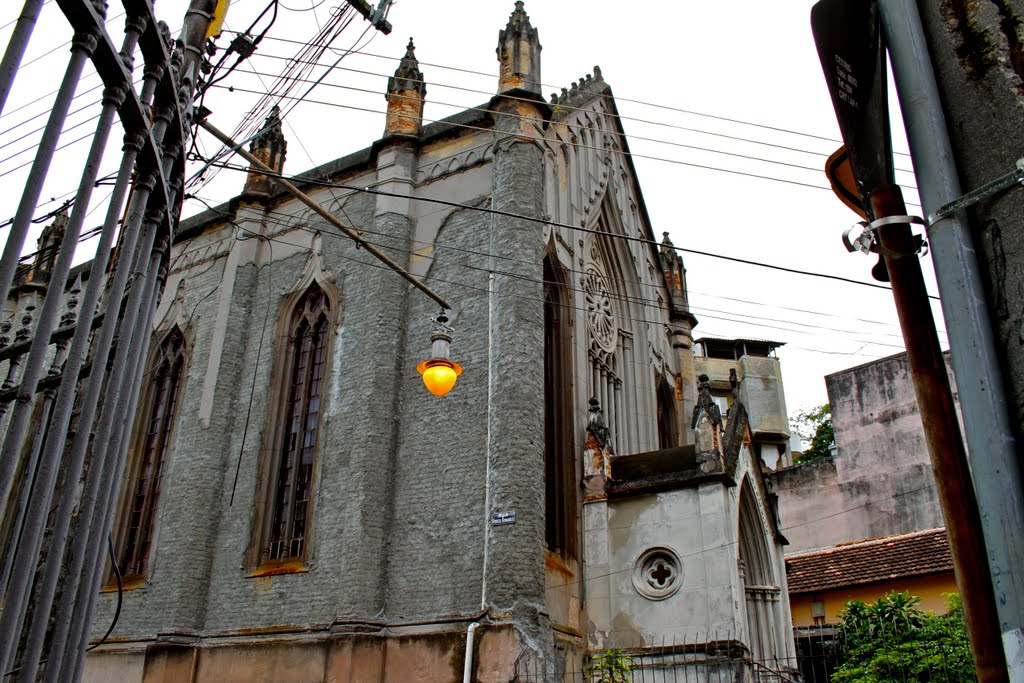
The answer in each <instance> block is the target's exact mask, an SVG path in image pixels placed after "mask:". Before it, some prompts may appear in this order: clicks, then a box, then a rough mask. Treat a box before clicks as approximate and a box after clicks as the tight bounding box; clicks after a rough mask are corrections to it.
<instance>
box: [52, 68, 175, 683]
mask: <svg viewBox="0 0 1024 683" xmlns="http://www.w3.org/2000/svg"><path fill="white" fill-rule="evenodd" d="M149 75H150V76H157V77H159V76H160V75H163V74H157V73H155V71H154V72H152V73H150V74H149ZM152 80H153V79H147V85H148V84H149V83H152ZM147 85H144V92H143V96H144V97H145V96H146V95H148V93H149V89H148V88H147ZM153 94H154V96H155V95H156V94H157V91H156V90H155V89H154V90H153ZM143 101H144V102H145V101H146V100H143ZM172 108H173V107H171V106H160V107H157V110H156V111H157V115H156V117H155V121H154V125H153V130H152V134H151V136H150V139H151V140H155V141H156V142H158V143H159V142H160V141H162V140H163V138H164V137H165V135H166V133H167V131H168V129H169V128H171V123H172V121H173V119H174V113H173V112H172ZM143 149H144V148H143ZM142 151H143V150H140V153H141V152H142ZM140 163H143V162H140ZM162 171H163V169H162V168H160V167H151V168H149V169H148V171H147V172H146V173H145V174H143V176H142V177H141V178H140V180H139V181H138V182H136V185H135V191H134V194H133V196H132V200H131V204H130V207H129V212H128V219H127V221H126V227H125V229H124V231H123V234H122V245H121V248H122V251H121V255H120V260H119V262H118V266H117V269H116V271H115V276H114V282H113V283H112V285H111V287H110V300H109V301H108V302H107V304H106V306H107V310H108V311H116V310H119V307H120V305H121V301H122V297H123V294H124V289H125V286H126V285H127V282H128V276H129V273H130V271H131V270H132V268H133V260H134V259H139V258H142V255H144V254H148V251H149V250H151V248H152V243H153V236H152V235H150V236H147V238H145V239H143V245H144V246H143V247H142V249H141V250H137V249H136V246H137V242H136V241H137V240H138V237H139V229H140V226H141V224H142V222H143V216H144V215H145V213H146V207H147V206H148V205H149V204H150V201H151V199H152V197H153V194H154V193H153V190H154V188H155V187H156V186H157V185H158V184H159V181H160V180H161V179H162V178H163V173H162ZM165 196H166V195H165ZM151 225H152V224H151V223H150V222H148V221H147V222H146V226H147V227H149V226H151ZM154 229H155V226H154ZM136 284H137V285H138V284H140V283H139V282H138V278H136ZM133 290H134V293H135V296H136V297H137V296H138V290H139V288H138V287H133ZM129 298H130V299H131V298H132V295H131V294H130V295H129ZM137 303H138V301H137V300H136V301H135V304H136V305H137ZM134 310H135V309H134V307H133V304H132V302H131V301H130V302H129V306H128V308H127V311H126V315H127V314H128V312H132V311H134ZM133 314H134V313H133ZM117 322H118V321H114V320H113V319H111V320H110V323H111V324H110V325H107V324H106V321H105V323H104V325H103V327H102V332H101V341H100V344H99V345H98V346H97V351H96V352H95V353H94V357H96V358H100V357H106V354H108V353H109V351H110V347H111V345H112V342H113V337H114V334H115V331H116V327H117V325H116V323H117ZM120 322H121V329H122V330H124V329H125V328H124V325H125V324H126V323H127V321H126V320H122V321H120ZM127 324H128V326H129V330H130V329H131V323H127ZM130 338H131V335H130V334H128V335H126V334H124V333H123V332H122V342H121V344H119V351H120V349H121V348H124V346H125V345H128V344H129V343H130V341H129V340H130ZM101 351H102V355H101V353H100V352H101ZM126 352H127V351H125V353H126ZM118 356H119V358H120V353H119V354H118ZM123 368H124V365H123V359H121V360H119V361H115V365H114V373H115V374H117V375H118V377H120V375H122V374H123V373H122V370H123ZM95 377H96V381H91V382H90V384H89V388H88V390H87V398H86V400H85V403H84V405H83V412H82V417H81V418H80V420H81V422H82V423H84V424H90V423H91V422H92V420H93V419H94V417H95V410H96V407H97V405H98V403H99V395H100V391H101V390H103V389H104V388H106V390H107V391H106V394H107V395H106V400H105V401H104V406H105V409H106V407H107V406H108V405H110V404H111V403H114V404H116V402H117V400H118V392H119V390H120V385H119V383H118V382H117V381H114V380H113V377H111V383H110V385H107V386H106V387H105V386H104V382H103V379H104V378H103V377H101V376H100V375H99V374H96V375H95ZM112 388H113V389H114V391H113V392H111V389H112ZM104 412H106V410H105V411H104ZM113 418H114V416H113V415H111V414H109V413H107V416H106V417H104V414H103V413H101V415H100V427H99V428H98V430H103V432H102V433H103V438H102V439H96V440H95V441H94V442H93V444H92V449H93V452H94V453H105V446H106V443H105V442H106V441H107V440H108V438H109V431H110V423H111V421H112V420H113ZM99 434H100V432H99V431H97V435H99ZM89 446H90V444H89V434H88V433H83V432H82V431H81V430H80V431H79V433H78V434H77V435H76V436H75V441H74V444H73V446H72V448H73V456H72V457H73V460H74V462H75V463H79V462H84V457H85V453H86V451H87V449H88V448H89ZM94 462H96V466H95V467H96V469H99V468H100V463H102V462H103V461H102V460H100V459H94ZM98 487H99V472H96V473H95V476H92V475H90V476H89V477H88V479H87V484H86V490H85V491H84V492H83V496H82V499H81V502H80V503H79V508H80V514H79V524H80V528H79V533H78V534H76V536H75V538H74V539H73V541H72V548H71V560H70V568H69V570H68V571H67V572H65V573H64V574H65V577H66V578H65V585H64V587H63V589H62V591H61V603H60V604H58V605H57V609H56V612H57V614H56V615H55V620H54V623H55V626H54V634H53V637H52V640H51V650H53V649H55V647H56V648H59V651H61V652H63V651H64V649H65V648H66V646H67V643H68V637H69V635H71V636H72V638H74V634H73V632H72V628H73V627H74V628H75V629H78V628H82V627H81V626H80V625H79V621H80V620H79V619H76V618H75V617H74V609H75V601H74V592H75V591H76V590H80V589H83V587H84V585H85V584H83V583H82V582H81V581H80V576H81V572H82V568H83V566H85V562H86V558H85V555H84V553H85V547H84V544H85V543H86V542H87V540H88V533H84V532H87V531H89V530H90V527H91V524H92V518H93V516H94V512H95V500H96V495H97V489H98ZM86 493H88V496H86ZM72 503H73V501H72ZM66 596H67V597H66ZM85 628H87V627H85ZM71 642H72V643H74V642H76V640H71ZM59 670H60V667H59V666H57V667H54V668H51V667H49V666H48V667H47V673H46V677H47V680H57V679H55V678H52V676H53V674H54V672H55V671H56V672H58V673H59Z"/></svg>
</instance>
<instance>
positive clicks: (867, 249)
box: [843, 216, 928, 258]
mask: <svg viewBox="0 0 1024 683" xmlns="http://www.w3.org/2000/svg"><path fill="white" fill-rule="evenodd" d="M898 223H907V224H912V225H925V222H924V219H923V218H921V217H920V216H886V217H884V218H878V219H875V220H873V221H871V222H870V223H867V222H865V221H858V222H857V223H854V224H853V225H852V226H850V227H849V228H847V229H846V230H845V231H844V232H843V245H844V246H845V247H846V251H849V252H854V251H862V252H864V253H865V254H868V253H872V254H883V255H885V256H890V257H892V258H900V257H901V256H909V255H910V254H897V253H895V252H892V251H890V250H888V249H886V248H885V247H883V246H882V245H881V244H879V242H878V229H879V228H882V227H885V226H886V225H895V224H898ZM856 228H860V234H859V235H857V237H855V238H853V239H851V238H850V235H851V233H853V231H854V229H856ZM914 239H915V241H916V243H917V248H916V249H915V250H914V251H913V252H911V253H914V254H921V255H922V256H923V255H924V254H926V253H928V251H927V249H928V243H927V242H926V241H925V239H924V237H922V236H921V235H914Z"/></svg>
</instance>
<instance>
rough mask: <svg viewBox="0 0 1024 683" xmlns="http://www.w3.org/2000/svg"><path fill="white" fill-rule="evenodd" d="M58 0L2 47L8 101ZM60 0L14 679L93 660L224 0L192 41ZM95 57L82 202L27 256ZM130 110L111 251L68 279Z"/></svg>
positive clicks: (2, 94)
mask: <svg viewBox="0 0 1024 683" xmlns="http://www.w3.org/2000/svg"><path fill="white" fill-rule="evenodd" d="M42 4H43V2H42V0H26V2H25V4H24V7H23V9H22V13H21V15H20V18H19V19H18V22H17V24H16V25H15V28H14V32H13V35H12V38H11V40H10V42H9V43H8V46H7V49H6V52H5V54H4V57H3V61H2V62H0V113H2V109H3V107H4V106H5V105H6V103H7V99H8V95H9V94H10V92H11V90H12V87H13V86H14V85H15V81H16V77H17V76H18V69H19V66H20V64H21V61H22V58H23V56H24V54H25V51H26V48H27V47H28V45H29V43H30V40H31V39H32V35H33V31H34V29H35V28H36V24H37V20H38V17H39V14H40V9H41V7H42ZM56 4H57V5H58V6H59V8H60V10H61V12H62V13H63V15H64V18H65V19H66V21H67V22H68V23H69V24H70V26H71V28H72V30H73V32H74V37H73V39H72V42H71V52H70V56H69V57H68V60H67V64H66V66H65V69H64V74H63V77H62V80H61V84H60V87H59V89H58V91H57V92H56V95H55V96H54V99H53V100H52V103H51V104H50V111H49V118H48V121H47V123H46V127H45V129H44V130H43V133H42V137H41V139H40V141H39V145H38V148H37V149H36V153H35V158H34V160H33V162H32V165H31V169H30V171H29V172H28V177H27V180H26V182H25V186H24V190H23V192H22V195H21V199H20V202H19V204H18V208H17V212H16V214H15V217H14V219H13V221H12V222H11V224H10V227H9V228H8V229H7V235H6V245H5V247H4V251H3V255H2V257H0V304H2V305H3V306H4V309H3V318H2V319H0V364H2V365H0V376H3V377H6V379H5V380H4V382H3V385H2V387H0V420H2V422H0V427H2V432H0V436H2V445H0V514H2V517H0V543H2V548H3V554H2V557H3V566H2V575H0V579H2V581H0V588H2V589H3V603H2V604H3V608H2V610H3V611H2V613H0V674H3V675H5V678H4V680H23V681H35V680H37V676H39V677H40V678H42V679H43V680H45V681H76V680H79V679H80V678H81V674H82V667H83V662H84V658H85V652H86V646H87V644H88V639H89V629H90V625H91V622H92V615H93V611H94V609H95V601H96V595H97V592H98V588H99V585H100V583H101V581H102V578H103V576H102V574H103V568H104V566H105V558H106V555H105V551H106V539H107V538H108V535H109V533H110V529H111V521H112V517H113V509H114V507H115V505H116V498H117V492H118V490H119V487H120V483H121V476H122V471H123V469H124V461H125V453H126V451H127V448H128V440H129V434H130V430H131V427H132V425H131V420H130V419H129V418H127V417H126V416H131V415H134V413H135V404H136V402H137V400H138V389H139V385H140V384H141V381H140V380H141V377H142V368H143V365H144V363H145V358H146V350H147V349H148V346H149V338H150V333H151V326H152V317H153V312H154V309H155V307H156V304H157V301H158V300H159V296H160V293H161V291H162V289H163V284H164V280H165V277H166V268H167V254H168V250H169V246H170V242H171V238H172V235H173V231H174V229H175V227H176V225H177V221H178V216H179V213H180V206H181V200H182V196H181V195H182V184H183V175H184V157H185V151H186V150H187V148H188V143H189V140H190V129H191V126H192V123H193V122H192V101H193V93H194V91H195V86H196V83H197V81H198V79H199V74H200V72H199V69H200V66H201V60H202V56H203V44H204V41H205V33H206V29H207V27H208V26H209V22H210V18H211V13H212V11H213V9H214V6H215V4H216V0H192V2H191V5H190V8H189V11H188V13H187V14H186V17H185V23H184V26H183V29H182V33H181V36H180V37H179V39H178V40H177V41H176V42H172V40H171V37H170V31H169V30H168V27H167V25H166V24H164V23H163V22H160V21H158V20H157V18H156V16H155V15H154V13H153V7H152V4H151V3H150V2H149V1H148V0H123V2H122V4H123V6H124V10H125V13H126V18H125V22H124V30H123V33H122V34H121V35H119V36H117V42H115V37H114V36H111V35H110V33H109V32H108V29H107V26H106V15H107V9H108V8H107V2H106V1H105V0H56ZM138 57H141V60H142V64H141V69H140V70H141V73H142V80H141V85H140V86H139V87H138V88H137V89H136V86H135V85H134V84H133V72H134V71H136V66H135V62H136V59H137V58H138ZM90 67H91V69H93V70H95V72H96V73H97V74H98V75H99V76H100V78H101V79H102V81H103V97H102V103H101V110H100V115H99V118H98V121H97V123H96V124H95V129H94V131H93V132H92V136H91V144H90V147H89V151H88V153H87V154H86V156H85V157H84V158H83V159H82V160H81V164H82V165H81V170H80V176H79V174H78V173H77V172H76V174H75V177H76V178H78V177H80V182H79V184H78V189H77V192H76V193H75V195H74V199H73V201H72V202H71V204H70V205H71V210H70V214H68V215H66V216H61V217H59V218H58V222H59V223H61V225H58V226H51V228H48V230H49V232H45V231H44V239H43V240H41V242H40V248H39V250H38V251H37V252H36V254H35V255H34V258H33V259H32V261H31V262H30V263H25V264H23V263H21V255H22V254H23V253H25V251H26V239H27V237H28V235H29V227H30V224H31V223H32V222H33V218H34V215H35V214H36V212H37V211H38V208H37V207H38V206H39V203H40V194H41V192H42V188H43V183H44V181H45V180H46V178H47V175H48V174H49V173H50V171H51V165H52V161H53V159H54V153H55V151H56V150H57V149H58V145H59V144H60V143H61V140H62V137H63V133H64V132H65V130H66V128H67V121H68V117H69V111H70V108H71V105H72V100H73V98H74V97H75V94H76V91H77V89H78V88H79V83H80V81H81V79H82V77H83V73H85V72H86V70H87V69H89V68H90ZM118 123H119V124H120V125H119V132H120V133H121V135H122V136H123V147H122V152H121V157H120V163H119V166H118V170H117V173H116V176H115V177H114V179H113V185H112V191H111V194H110V196H109V199H107V200H106V213H105V218H104V220H103V224H102V226H101V227H100V228H99V240H98V245H97V248H96V254H95V257H94V259H93V261H92V264H91V267H88V268H84V269H76V270H83V271H84V272H80V273H76V277H74V278H71V281H70V282H69V275H71V274H72V259H73V256H74V252H75V247H76V245H77V244H78V242H79V239H80V237H81V236H82V228H83V225H84V222H85V219H86V216H87V215H88V214H89V213H90V211H92V210H95V209H96V208H98V206H97V205H93V202H92V199H93V197H92V193H93V189H94V188H95V187H96V183H97V180H98V174H99V169H100V165H101V162H102V161H103V157H104V152H105V149H106V147H107V142H108V140H110V138H111V136H112V135H114V129H115V127H118V126H117V124H118ZM65 170H66V169H65ZM98 204H100V205H102V203H98ZM12 329H15V338H14V339H13V340H12V339H11V338H10V334H9V332H10V331H11V330H12ZM44 647H45V652H46V653H47V654H46V655H44V654H43V652H44Z"/></svg>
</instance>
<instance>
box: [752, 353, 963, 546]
mask: <svg viewBox="0 0 1024 683" xmlns="http://www.w3.org/2000/svg"><path fill="white" fill-rule="evenodd" d="M947 368H948V355H947ZM950 373H951V371H950ZM950 381H951V382H952V381H953V380H952V377H951V378H950ZM825 383H826V386H827V388H828V396H829V404H830V405H831V407H832V423H833V426H834V427H835V439H836V453H835V455H834V456H833V457H830V458H827V459H825V460H821V461H818V462H812V463H807V464H803V465H796V466H794V467H791V468H787V469H784V470H780V471H778V472H775V473H773V474H771V475H770V481H771V486H772V488H773V490H774V491H775V492H776V493H777V494H778V496H779V514H780V517H781V520H782V528H783V533H784V534H785V535H786V538H787V539H789V542H790V545H789V546H788V547H787V549H786V550H787V551H788V552H795V551H798V550H807V549H811V548H821V547H825V546H830V545H835V544H836V543H841V542H844V541H855V540H861V539H865V538H875V537H878V536H888V535H892V534H898V533H906V532H909V531H914V530H918V529H933V528H935V527H940V526H943V519H942V511H941V508H940V507H939V501H938V494H937V491H936V489H935V480H934V477H933V475H932V470H931V460H930V458H929V455H928V451H927V448H926V446H925V443H924V435H923V428H922V426H921V417H920V413H919V412H918V408H917V400H916V398H915V396H914V386H913V382H912V380H911V378H910V374H909V368H908V364H907V357H906V354H898V355H895V356H890V357H888V358H883V359H881V360H878V361H874V362H872V363H867V364H864V365H860V366H857V367H855V368H850V369H849V370H844V371H843V372H838V373H835V374H832V375H829V376H828V377H826V378H825ZM955 391H956V389H955V384H954V395H955Z"/></svg>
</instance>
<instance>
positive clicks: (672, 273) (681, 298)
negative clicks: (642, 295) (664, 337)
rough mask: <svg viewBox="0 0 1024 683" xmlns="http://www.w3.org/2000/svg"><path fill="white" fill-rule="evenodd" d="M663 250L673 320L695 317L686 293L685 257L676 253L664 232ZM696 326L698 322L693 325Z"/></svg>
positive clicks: (661, 251) (663, 264)
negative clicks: (691, 311)
mask: <svg viewBox="0 0 1024 683" xmlns="http://www.w3.org/2000/svg"><path fill="white" fill-rule="evenodd" d="M662 235H663V239H662V242H661V249H660V251H659V256H660V257H661V269H662V270H663V271H664V273H665V283H666V284H667V285H668V291H669V296H670V297H671V299H670V302H669V303H670V306H669V310H670V311H671V315H672V318H673V319H682V318H688V317H693V316H692V315H691V313H690V298H689V294H687V291H686V267H685V266H684V265H683V257H682V256H680V255H679V252H677V251H676V249H675V245H673V244H672V240H671V239H669V236H668V233H667V232H663V233H662ZM693 324H696V320H694V322H693V323H692V324H691V327H692V325H693Z"/></svg>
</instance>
